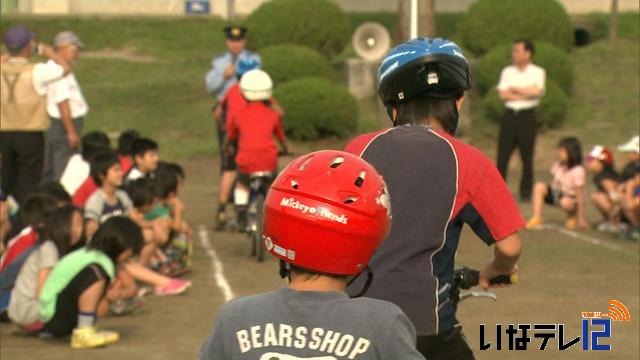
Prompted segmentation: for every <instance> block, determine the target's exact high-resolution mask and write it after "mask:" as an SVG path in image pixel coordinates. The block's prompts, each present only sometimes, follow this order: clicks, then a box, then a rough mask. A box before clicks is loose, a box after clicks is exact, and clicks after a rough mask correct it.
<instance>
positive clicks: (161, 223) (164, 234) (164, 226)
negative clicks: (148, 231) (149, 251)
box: [152, 218, 171, 246]
mask: <svg viewBox="0 0 640 360" xmlns="http://www.w3.org/2000/svg"><path fill="white" fill-rule="evenodd" d="M152 224H153V239H154V241H155V242H156V244H158V245H159V246H163V245H164V244H166V243H167V241H169V233H170V230H171V221H170V220H169V219H165V218H158V219H155V220H153V222H152Z"/></svg>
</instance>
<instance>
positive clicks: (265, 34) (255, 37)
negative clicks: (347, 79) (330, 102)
mask: <svg viewBox="0 0 640 360" xmlns="http://www.w3.org/2000/svg"><path fill="white" fill-rule="evenodd" d="M245 24H246V25H247V27H248V28H249V29H250V31H249V38H250V42H251V46H253V47H256V48H258V49H259V48H262V47H265V46H269V45H276V44H288V43H289V44H298V45H304V46H309V47H311V48H313V49H315V50H317V51H319V52H320V53H322V54H323V55H325V56H326V57H328V58H331V57H332V56H334V55H336V54H339V53H340V52H341V51H342V50H343V49H344V47H345V45H346V44H347V43H348V42H349V41H350V40H351V33H350V32H349V18H348V17H347V15H346V14H345V12H344V11H342V9H341V8H340V7H339V6H338V5H336V4H335V3H334V2H333V1H329V0H274V1H269V2H265V3H263V4H262V5H260V7H258V8H257V9H256V10H255V11H254V12H252V13H251V14H250V15H249V17H248V18H247V19H246V21H245Z"/></svg>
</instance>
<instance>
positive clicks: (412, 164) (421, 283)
mask: <svg viewBox="0 0 640 360" xmlns="http://www.w3.org/2000/svg"><path fill="white" fill-rule="evenodd" d="M345 150H346V151H347V152H351V153H353V154H356V155H358V156H361V157H362V158H363V159H365V160H367V161H368V162H369V163H371V164H372V165H373V166H374V167H375V168H376V169H377V170H378V172H380V174H381V175H382V176H383V178H384V180H385V182H386V184H387V187H388V190H389V195H390V198H391V212H392V215H393V218H392V223H391V230H390V233H389V236H388V238H387V239H386V240H385V241H384V242H383V243H382V245H381V246H380V248H379V249H378V250H377V251H376V253H375V254H374V255H373V257H372V259H371V261H370V263H369V267H370V268H371V270H372V272H373V274H374V277H373V282H372V283H371V287H370V288H369V289H368V290H367V292H366V293H365V294H364V296H368V297H373V298H378V299H383V300H387V301H390V302H392V303H395V304H397V305H398V306H400V307H401V308H402V310H404V312H405V313H406V314H407V315H408V317H409V318H410V319H411V320H412V321H413V324H414V325H415V327H416V330H417V333H418V335H434V334H437V333H439V332H441V331H445V330H448V329H451V328H453V327H454V326H456V324H457V320H456V318H455V311H456V309H455V308H454V306H453V304H451V302H450V301H449V297H448V295H449V290H450V288H451V281H452V278H453V270H454V257H455V252H456V249H457V248H458V241H459V239H460V233H461V231H462V227H463V225H464V224H465V223H466V224H468V225H469V226H471V228H472V229H473V231H474V232H475V233H476V234H477V235H478V236H479V237H480V238H481V239H482V240H483V241H484V242H486V243H487V244H489V245H490V244H493V243H494V242H496V241H500V240H501V239H504V238H505V237H507V236H509V235H511V234H513V233H515V232H517V231H518V230H519V229H521V228H522V227H524V224H525V223H524V219H523V218H522V215H521V214H520V211H519V209H518V207H517V204H516V202H515V200H514V199H513V196H512V195H511V193H510V191H509V189H508V188H507V186H506V184H505V183H504V181H503V180H502V177H501V176H500V174H499V173H498V170H497V169H496V167H495V166H494V165H493V163H492V162H491V160H489V159H488V158H487V157H486V156H485V155H484V154H482V153H481V152H480V151H479V150H477V149H476V148H474V147H472V146H470V145H468V144H465V143H463V142H460V141H458V140H456V139H454V138H453V137H451V136H449V135H448V134H445V133H443V132H438V131H434V130H431V129H429V128H428V127H425V126H410V125H405V126H399V127H395V128H391V129H387V130H383V131H380V132H376V133H372V134H366V135H362V136H360V137H358V138H356V139H355V140H353V141H352V142H351V143H349V144H348V145H347V147H346V149H345ZM363 286H364V276H361V277H359V278H358V279H356V281H354V282H353V283H352V284H351V286H350V288H349V291H350V292H353V293H356V292H358V291H359V290H360V289H362V288H363Z"/></svg>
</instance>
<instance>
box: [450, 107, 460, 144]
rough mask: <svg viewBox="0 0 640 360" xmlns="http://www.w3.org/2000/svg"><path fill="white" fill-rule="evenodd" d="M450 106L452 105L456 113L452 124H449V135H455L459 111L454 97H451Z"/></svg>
mask: <svg viewBox="0 0 640 360" xmlns="http://www.w3.org/2000/svg"><path fill="white" fill-rule="evenodd" d="M451 106H453V111H454V113H455V114H456V115H455V118H454V119H453V124H450V125H451V128H450V129H449V135H451V136H455V135H456V130H457V129H458V119H459V118H460V112H459V111H458V103H457V100H456V99H455V98H451Z"/></svg>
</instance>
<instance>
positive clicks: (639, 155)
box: [618, 135, 640, 240]
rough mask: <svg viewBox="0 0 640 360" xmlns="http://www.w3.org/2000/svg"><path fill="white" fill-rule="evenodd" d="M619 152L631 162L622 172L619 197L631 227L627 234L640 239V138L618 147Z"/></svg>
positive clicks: (637, 137)
mask: <svg viewBox="0 0 640 360" xmlns="http://www.w3.org/2000/svg"><path fill="white" fill-rule="evenodd" d="M618 150H619V151H622V152H624V153H626V154H627V159H628V160H629V162H628V163H627V165H625V167H624V169H623V170H622V181H623V182H622V184H621V185H620V186H619V190H618V192H619V196H620V199H621V206H622V211H623V215H624V217H625V218H626V219H627V220H628V221H629V223H630V225H631V227H630V228H629V230H628V231H627V233H626V234H625V235H626V236H627V237H630V238H632V239H635V240H638V239H640V211H639V209H640V136H638V135H636V136H634V137H632V138H631V139H630V140H629V141H627V142H626V143H624V144H622V145H620V146H618Z"/></svg>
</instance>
